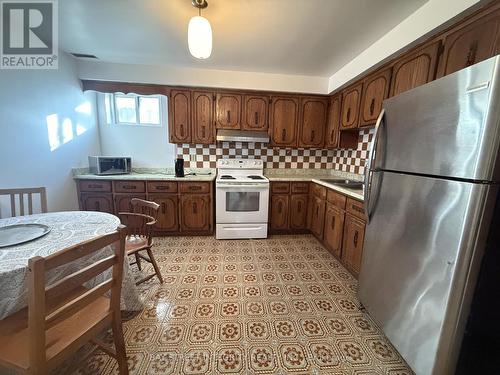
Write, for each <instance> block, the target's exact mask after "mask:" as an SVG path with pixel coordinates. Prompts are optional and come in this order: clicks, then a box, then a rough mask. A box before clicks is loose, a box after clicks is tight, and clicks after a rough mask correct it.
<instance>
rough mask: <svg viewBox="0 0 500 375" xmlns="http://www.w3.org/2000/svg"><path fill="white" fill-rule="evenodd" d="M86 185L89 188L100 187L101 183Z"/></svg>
mask: <svg viewBox="0 0 500 375" xmlns="http://www.w3.org/2000/svg"><path fill="white" fill-rule="evenodd" d="M88 186H89V188H91V189H100V188H102V185H98V184H89V185H88Z"/></svg>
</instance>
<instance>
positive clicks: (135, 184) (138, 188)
mask: <svg viewBox="0 0 500 375" xmlns="http://www.w3.org/2000/svg"><path fill="white" fill-rule="evenodd" d="M113 185H114V187H115V193H145V192H146V183H145V182H144V181H114V182H113Z"/></svg>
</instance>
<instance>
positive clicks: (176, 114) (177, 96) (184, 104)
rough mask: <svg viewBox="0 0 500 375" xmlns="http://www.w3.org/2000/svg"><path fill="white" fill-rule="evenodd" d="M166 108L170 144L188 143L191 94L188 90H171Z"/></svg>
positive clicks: (189, 137)
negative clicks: (167, 109)
mask: <svg viewBox="0 0 500 375" xmlns="http://www.w3.org/2000/svg"><path fill="white" fill-rule="evenodd" d="M168 108H169V116H168V120H169V134H170V137H169V138H170V143H190V142H191V92H190V91H189V90H172V91H171V92H170V104H169V106H168Z"/></svg>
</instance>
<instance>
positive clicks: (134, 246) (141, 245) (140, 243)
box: [125, 236, 149, 254]
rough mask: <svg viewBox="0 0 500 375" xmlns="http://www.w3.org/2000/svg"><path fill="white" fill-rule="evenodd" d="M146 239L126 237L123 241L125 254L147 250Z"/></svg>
mask: <svg viewBox="0 0 500 375" xmlns="http://www.w3.org/2000/svg"><path fill="white" fill-rule="evenodd" d="M148 247H149V245H148V238H147V237H142V236H128V237H127V239H126V241H125V252H126V253H127V254H132V253H135V252H136V251H140V250H144V249H146V248H148Z"/></svg>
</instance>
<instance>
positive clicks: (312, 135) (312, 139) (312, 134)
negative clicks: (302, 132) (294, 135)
mask: <svg viewBox="0 0 500 375" xmlns="http://www.w3.org/2000/svg"><path fill="white" fill-rule="evenodd" d="M314 134H315V132H314V130H311V142H313V141H314Z"/></svg>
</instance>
